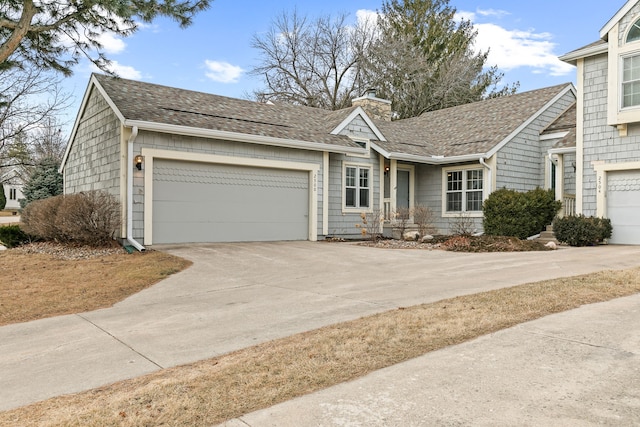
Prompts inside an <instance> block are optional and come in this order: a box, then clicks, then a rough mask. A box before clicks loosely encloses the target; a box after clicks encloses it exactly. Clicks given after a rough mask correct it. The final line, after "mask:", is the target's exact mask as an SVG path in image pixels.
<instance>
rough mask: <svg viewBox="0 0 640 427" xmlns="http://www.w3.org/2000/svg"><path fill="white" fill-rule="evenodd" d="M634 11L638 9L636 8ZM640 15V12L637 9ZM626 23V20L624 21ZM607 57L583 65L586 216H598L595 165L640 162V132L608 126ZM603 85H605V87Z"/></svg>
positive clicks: (584, 199)
mask: <svg viewBox="0 0 640 427" xmlns="http://www.w3.org/2000/svg"><path fill="white" fill-rule="evenodd" d="M634 9H635V8H634ZM638 11H639V12H640V8H639V9H638ZM625 19H626V18H625ZM607 65H608V59H607V55H599V56H596V57H591V58H586V59H585V61H584V150H583V153H584V157H583V167H584V173H583V205H582V208H583V213H584V214H585V215H588V216H589V215H595V214H596V173H595V171H594V169H593V165H592V162H594V161H605V162H606V163H621V162H633V161H639V160H640V129H638V126H634V125H630V126H629V128H628V133H627V135H628V136H626V137H621V136H620V135H619V133H618V131H617V130H616V128H614V127H613V126H609V125H607V80H608V75H607V74H608V73H607ZM603 82H604V83H603Z"/></svg>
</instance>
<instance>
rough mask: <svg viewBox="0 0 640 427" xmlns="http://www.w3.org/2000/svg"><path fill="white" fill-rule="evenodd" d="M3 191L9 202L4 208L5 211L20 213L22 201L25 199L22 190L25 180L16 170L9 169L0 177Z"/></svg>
mask: <svg viewBox="0 0 640 427" xmlns="http://www.w3.org/2000/svg"><path fill="white" fill-rule="evenodd" d="M0 182H1V183H2V190H3V191H4V197H5V199H6V201H7V203H6V205H5V206H4V210H5V211H13V212H14V213H15V212H18V210H19V209H20V199H23V198H24V194H22V188H23V187H24V183H23V179H22V176H21V175H20V173H19V172H18V170H17V169H16V168H9V169H8V170H7V171H5V173H4V174H3V175H2V176H1V177H0Z"/></svg>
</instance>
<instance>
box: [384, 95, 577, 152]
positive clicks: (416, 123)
mask: <svg viewBox="0 0 640 427" xmlns="http://www.w3.org/2000/svg"><path fill="white" fill-rule="evenodd" d="M567 86H568V84H562V85H557V86H552V87H548V88H544V89H538V90H533V91H529V92H522V93H518V94H515V95H510V96H503V97H499V98H493V99H488V100H485V101H480V102H474V103H472V104H465V105H459V106H457V107H451V108H446V109H443V110H438V111H432V112H427V113H424V114H422V115H421V116H419V117H414V118H411V119H405V120H398V121H395V122H381V121H376V122H375V124H376V126H378V128H379V129H380V130H381V132H382V133H383V134H384V135H385V137H386V138H387V142H379V143H378V144H379V145H380V146H381V147H382V148H383V149H385V150H387V151H388V152H395V153H405V154H414V155H418V156H446V157H450V156H462V155H469V154H484V153H486V152H488V151H490V150H491V149H492V148H493V147H495V146H496V145H497V144H499V143H500V142H502V141H503V140H504V139H505V138H507V136H509V135H510V134H511V133H512V132H513V131H515V130H516V129H517V128H518V127H520V126H521V125H522V124H523V123H524V122H525V121H527V120H528V119H529V118H531V117H532V116H533V115H534V114H535V113H536V112H538V111H539V110H540V109H541V108H542V107H544V106H545V105H546V104H547V103H548V102H549V101H551V100H552V99H553V98H554V97H555V96H557V95H558V94H559V93H560V92H562V91H563V90H564V89H565V88H566V87H567Z"/></svg>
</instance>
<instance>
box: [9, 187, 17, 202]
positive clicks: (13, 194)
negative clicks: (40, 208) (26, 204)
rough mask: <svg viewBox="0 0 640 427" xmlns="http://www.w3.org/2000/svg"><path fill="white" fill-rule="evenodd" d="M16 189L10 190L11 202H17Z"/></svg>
mask: <svg viewBox="0 0 640 427" xmlns="http://www.w3.org/2000/svg"><path fill="white" fill-rule="evenodd" d="M16 197H17V195H16V189H15V188H10V189H9V200H16Z"/></svg>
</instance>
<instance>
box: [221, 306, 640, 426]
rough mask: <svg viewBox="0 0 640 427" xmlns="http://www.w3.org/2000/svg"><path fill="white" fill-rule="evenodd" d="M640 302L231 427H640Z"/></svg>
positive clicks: (323, 394) (545, 321)
mask: <svg viewBox="0 0 640 427" xmlns="http://www.w3.org/2000/svg"><path fill="white" fill-rule="evenodd" d="M638 325H640V295H635V296H632V297H628V298H621V299H618V300H614V301H610V302H607V303H602V304H594V305H589V306H585V307H582V308H579V309H577V310H572V311H569V312H564V313H560V314H556V315H552V316H548V317H545V318H542V319H539V320H536V321H533V322H529V323H525V324H522V325H518V326H516V327H513V328H510V329H507V330H503V331H500V332H497V333H495V334H491V335H488V336H483V337H481V338H478V339H476V340H473V341H470V342H468V343H465V344H461V345H456V346H452V347H448V348H445V349H443V350H440V351H436V352H433V353H429V354H427V355H425V356H422V357H419V358H416V359H413V360H410V361H408V362H406V363H402V364H399V365H395V366H392V367H390V368H387V369H383V370H380V371H376V372H374V373H372V374H370V375H368V376H366V377H363V378H361V379H358V380H356V381H352V382H349V383H343V384H339V385H337V386H334V387H331V388H328V389H326V390H323V391H320V392H317V393H313V394H310V395H308V396H304V397H301V398H298V399H294V400H291V401H288V402H285V403H282V404H280V405H276V406H274V407H271V408H268V409H265V410H262V411H258V412H255V413H251V414H248V415H245V416H243V417H241V418H239V419H236V420H231V421H229V422H227V423H224V424H222V425H223V426H225V427H268V426H274V427H275V426H278V427H298V426H380V427H382V426H384V427H394V426H397V427H401V426H402V427H408V426H416V427H417V426H471V425H473V426H612V427H613V426H615V427H620V426H638V425H640V334H639V333H638V332H639V327H638Z"/></svg>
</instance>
